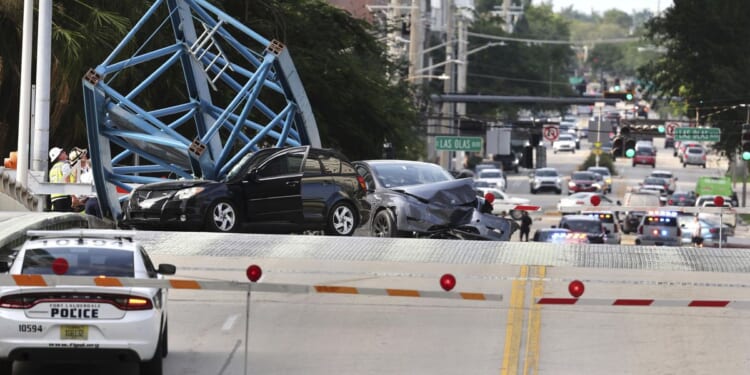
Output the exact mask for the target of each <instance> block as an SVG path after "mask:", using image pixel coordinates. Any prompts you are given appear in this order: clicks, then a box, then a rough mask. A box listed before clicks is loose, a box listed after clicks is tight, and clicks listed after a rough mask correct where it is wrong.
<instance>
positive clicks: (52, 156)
mask: <svg viewBox="0 0 750 375" xmlns="http://www.w3.org/2000/svg"><path fill="white" fill-rule="evenodd" d="M62 150H63V149H61V148H60V147H52V149H51V150H49V161H51V162H54V161H55V160H57V157H58V156H60V153H61V152H62Z"/></svg>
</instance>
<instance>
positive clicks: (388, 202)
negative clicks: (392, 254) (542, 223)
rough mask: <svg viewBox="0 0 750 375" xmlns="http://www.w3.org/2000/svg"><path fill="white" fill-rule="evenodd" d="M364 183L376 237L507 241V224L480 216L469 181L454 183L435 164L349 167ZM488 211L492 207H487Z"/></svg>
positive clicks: (360, 163)
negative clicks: (352, 168) (354, 170)
mask: <svg viewBox="0 0 750 375" xmlns="http://www.w3.org/2000/svg"><path fill="white" fill-rule="evenodd" d="M353 164H354V168H355V169H356V171H357V173H358V174H359V175H360V176H362V177H363V178H364V182H365V185H366V187H367V201H368V203H369V205H370V207H371V211H370V215H371V218H370V220H369V222H370V228H369V229H370V234H371V235H373V236H375V237H426V238H444V239H473V240H496V241H508V240H509V239H510V236H511V234H512V233H513V229H514V226H513V223H511V221H512V220H510V219H505V218H501V217H497V216H495V215H492V214H491V213H485V212H484V211H483V209H484V206H485V201H484V199H483V198H482V197H479V196H477V192H476V190H475V189H476V186H475V184H474V181H472V180H471V179H469V178H463V179H459V180H456V179H454V178H453V176H451V175H450V173H448V172H447V171H445V170H444V169H443V168H442V167H440V166H439V165H437V164H432V163H424V162H419V161H409V160H363V161H356V162H354V163H353ZM490 211H491V208H490Z"/></svg>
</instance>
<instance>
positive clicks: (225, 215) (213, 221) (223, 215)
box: [206, 199, 240, 233]
mask: <svg viewBox="0 0 750 375" xmlns="http://www.w3.org/2000/svg"><path fill="white" fill-rule="evenodd" d="M239 226H240V224H239V215H238V211H237V208H236V207H235V206H234V203H232V202H230V201H229V200H226V199H222V200H218V201H216V202H214V203H212V204H211V206H209V210H208V212H207V213H206V230H208V231H211V232H227V233H228V232H236V231H237V228H239Z"/></svg>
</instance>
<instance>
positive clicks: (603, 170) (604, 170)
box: [586, 167, 612, 193]
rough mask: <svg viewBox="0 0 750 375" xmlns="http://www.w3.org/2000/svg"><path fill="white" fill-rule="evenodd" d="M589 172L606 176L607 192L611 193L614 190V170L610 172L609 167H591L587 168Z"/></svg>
mask: <svg viewBox="0 0 750 375" xmlns="http://www.w3.org/2000/svg"><path fill="white" fill-rule="evenodd" d="M586 171H588V172H594V173H596V174H598V175H600V176H602V178H604V183H605V186H606V189H605V190H606V192H607V193H611V192H612V172H610V170H609V168H607V167H589V168H588V169H586Z"/></svg>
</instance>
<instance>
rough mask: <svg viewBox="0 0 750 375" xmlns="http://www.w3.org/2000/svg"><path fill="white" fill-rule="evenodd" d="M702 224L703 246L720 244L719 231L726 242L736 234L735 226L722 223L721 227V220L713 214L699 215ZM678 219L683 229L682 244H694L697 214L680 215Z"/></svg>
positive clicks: (722, 239) (722, 240)
mask: <svg viewBox="0 0 750 375" xmlns="http://www.w3.org/2000/svg"><path fill="white" fill-rule="evenodd" d="M698 220H699V221H700V224H701V237H703V246H709V247H711V246H715V247H717V246H719V232H721V242H722V243H724V244H726V243H727V239H728V238H729V237H731V236H734V228H732V227H731V226H729V225H727V224H723V225H721V229H719V220H718V219H717V218H716V217H713V216H707V215H703V214H699V215H698ZM677 221H678V223H679V225H680V229H681V231H682V245H690V244H692V237H693V232H695V216H694V215H680V216H678V217H677Z"/></svg>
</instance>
